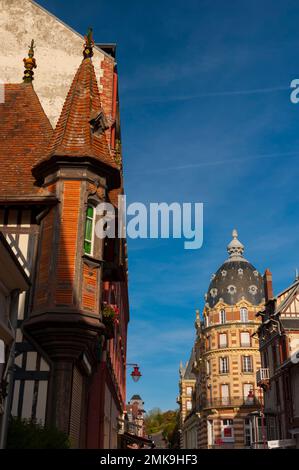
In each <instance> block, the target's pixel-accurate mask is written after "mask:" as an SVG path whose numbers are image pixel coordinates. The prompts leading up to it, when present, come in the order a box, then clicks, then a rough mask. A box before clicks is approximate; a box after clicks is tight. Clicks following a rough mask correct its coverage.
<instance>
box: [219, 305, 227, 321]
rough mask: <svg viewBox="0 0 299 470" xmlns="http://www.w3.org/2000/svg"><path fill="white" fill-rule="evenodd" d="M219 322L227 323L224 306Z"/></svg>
mask: <svg viewBox="0 0 299 470" xmlns="http://www.w3.org/2000/svg"><path fill="white" fill-rule="evenodd" d="M219 323H221V324H223V323H226V314H225V310H224V308H222V309H221V310H220V312H219Z"/></svg>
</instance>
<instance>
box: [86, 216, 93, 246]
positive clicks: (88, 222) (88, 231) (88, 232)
mask: <svg viewBox="0 0 299 470" xmlns="http://www.w3.org/2000/svg"><path fill="white" fill-rule="evenodd" d="M85 238H86V240H89V241H91V239H92V220H90V219H86V227H85Z"/></svg>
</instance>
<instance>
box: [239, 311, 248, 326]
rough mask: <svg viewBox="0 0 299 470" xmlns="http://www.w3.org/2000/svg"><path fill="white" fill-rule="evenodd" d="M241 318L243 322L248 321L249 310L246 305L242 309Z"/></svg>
mask: <svg viewBox="0 0 299 470" xmlns="http://www.w3.org/2000/svg"><path fill="white" fill-rule="evenodd" d="M240 320H241V322H242V323H247V322H248V310H247V308H246V307H242V308H241V309H240Z"/></svg>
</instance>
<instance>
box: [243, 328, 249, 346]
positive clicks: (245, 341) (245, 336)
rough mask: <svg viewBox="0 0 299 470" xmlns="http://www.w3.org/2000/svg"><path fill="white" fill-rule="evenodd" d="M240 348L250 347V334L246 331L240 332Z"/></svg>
mask: <svg viewBox="0 0 299 470" xmlns="http://www.w3.org/2000/svg"><path fill="white" fill-rule="evenodd" d="M241 346H243V347H248V346H250V333H248V331H242V332H241Z"/></svg>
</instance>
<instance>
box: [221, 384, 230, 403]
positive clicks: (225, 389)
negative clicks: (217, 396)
mask: <svg viewBox="0 0 299 470" xmlns="http://www.w3.org/2000/svg"><path fill="white" fill-rule="evenodd" d="M220 393H221V403H222V404H223V405H228V404H229V385H228V384H221V389H220Z"/></svg>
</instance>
